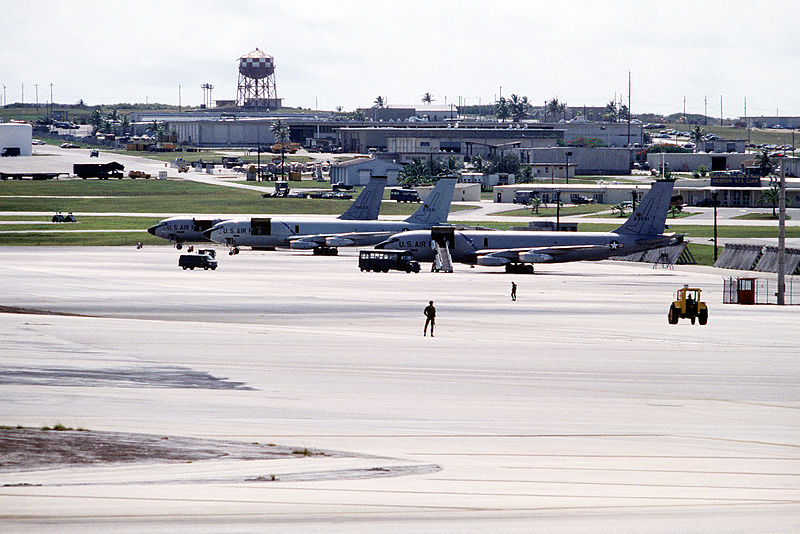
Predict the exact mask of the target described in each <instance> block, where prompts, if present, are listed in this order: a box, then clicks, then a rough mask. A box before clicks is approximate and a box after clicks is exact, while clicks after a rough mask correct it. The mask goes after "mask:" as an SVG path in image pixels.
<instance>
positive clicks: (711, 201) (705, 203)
mask: <svg viewBox="0 0 800 534" xmlns="http://www.w3.org/2000/svg"><path fill="white" fill-rule="evenodd" d="M696 205H697V206H699V207H701V208H710V207H712V206H713V205H714V199H713V198H704V199H703V200H701V201H700V202H698V203H697V204H696Z"/></svg>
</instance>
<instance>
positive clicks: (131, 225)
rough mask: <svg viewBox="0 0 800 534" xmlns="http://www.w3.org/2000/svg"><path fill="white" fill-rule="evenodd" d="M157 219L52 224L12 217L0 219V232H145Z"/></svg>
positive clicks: (92, 219) (95, 219) (94, 219)
mask: <svg viewBox="0 0 800 534" xmlns="http://www.w3.org/2000/svg"><path fill="white" fill-rule="evenodd" d="M159 220H160V219H159V218H158V217H91V216H86V215H84V216H81V217H79V218H78V222H76V223H53V222H50V217H42V216H38V217H28V216H24V215H14V216H6V217H0V230H2V231H20V232H23V231H24V232H27V231H33V230H146V229H147V228H148V227H150V226H153V225H154V224H156V223H157V222H158V221H159ZM5 221H41V224H3V222H5Z"/></svg>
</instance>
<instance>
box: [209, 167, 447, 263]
mask: <svg viewBox="0 0 800 534" xmlns="http://www.w3.org/2000/svg"><path fill="white" fill-rule="evenodd" d="M373 180H374V178H373ZM455 184H456V179H455V178H442V179H440V180H439V181H438V182H437V183H436V186H435V187H434V188H433V191H431V193H430V195H429V196H428V197H427V198H426V199H425V201H424V202H423V203H422V204H421V205H420V207H419V208H418V209H417V211H415V212H414V213H413V214H412V215H411V216H410V217H408V218H407V219H406V220H404V221H380V220H377V221H367V220H335V219H334V220H321V219H319V218H316V219H313V218H310V217H308V216H295V217H285V218H284V217H281V218H280V219H278V218H250V219H238V220H228V221H223V222H221V223H219V224H217V225H215V226H214V227H213V228H211V229H210V230H206V231H205V232H204V233H203V235H204V236H205V237H206V238H208V239H211V240H212V241H215V242H217V243H221V244H224V245H228V246H229V247H232V250H231V252H232V253H234V254H235V253H236V252H238V250H239V247H241V246H250V247H253V248H255V249H259V248H261V249H264V248H273V247H291V248H294V249H304V250H309V249H310V250H313V251H314V254H318V255H335V254H338V248H337V247H347V246H365V245H374V244H375V243H380V242H381V241H383V240H384V239H386V238H388V237H390V236H392V235H394V234H396V233H398V232H406V231H409V230H420V229H425V228H430V227H432V226H435V225H437V224H442V223H445V222H446V221H447V216H448V214H449V212H450V202H451V201H452V200H453V191H454V189H455Z"/></svg>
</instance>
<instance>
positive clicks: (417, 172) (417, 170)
mask: <svg viewBox="0 0 800 534" xmlns="http://www.w3.org/2000/svg"><path fill="white" fill-rule="evenodd" d="M425 167H426V166H425V164H424V163H422V161H420V159H419V158H413V159H412V160H411V163H406V164H405V165H403V168H402V169H401V170H400V172H399V173H397V177H398V181H399V182H400V184H402V185H404V186H414V185H417V184H419V183H420V182H421V181H423V180H424V178H425V176H426V175H427V172H426V171H427V169H426V168H425Z"/></svg>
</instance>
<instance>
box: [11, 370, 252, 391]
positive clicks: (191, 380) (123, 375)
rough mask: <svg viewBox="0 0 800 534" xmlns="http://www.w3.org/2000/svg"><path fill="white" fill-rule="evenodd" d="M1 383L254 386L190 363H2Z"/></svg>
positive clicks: (92, 385)
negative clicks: (118, 365) (96, 365)
mask: <svg viewBox="0 0 800 534" xmlns="http://www.w3.org/2000/svg"><path fill="white" fill-rule="evenodd" d="M0 384H23V385H33V386H68V387H69V386H73V387H77V386H80V387H104V386H112V387H128V388H139V387H146V388H181V389H238V390H253V389H254V388H251V387H249V386H246V385H245V383H244V382H234V381H231V380H228V379H227V378H220V377H216V376H213V375H212V374H210V373H207V372H203V371H195V370H193V369H190V368H188V367H130V368H109V369H81V368H74V367H73V368H70V367H0Z"/></svg>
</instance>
